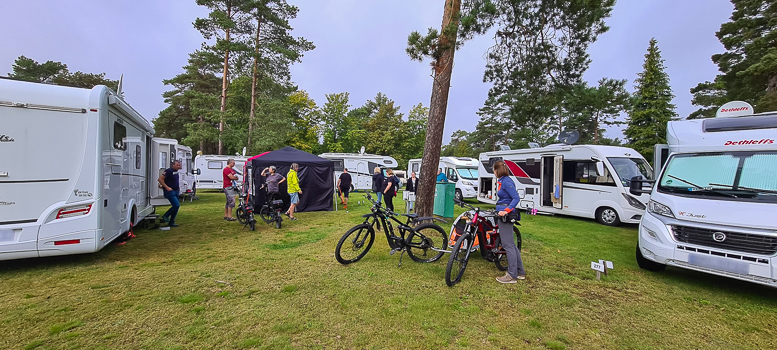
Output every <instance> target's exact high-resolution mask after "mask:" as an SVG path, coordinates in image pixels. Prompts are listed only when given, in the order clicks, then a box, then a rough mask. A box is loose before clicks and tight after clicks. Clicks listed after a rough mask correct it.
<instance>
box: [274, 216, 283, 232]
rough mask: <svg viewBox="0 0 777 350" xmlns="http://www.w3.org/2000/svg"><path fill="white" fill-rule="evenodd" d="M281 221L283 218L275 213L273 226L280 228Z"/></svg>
mask: <svg viewBox="0 0 777 350" xmlns="http://www.w3.org/2000/svg"><path fill="white" fill-rule="evenodd" d="M282 223H283V218H282V217H281V215H280V214H277V216H276V217H275V228H277V229H280V228H281V224H282Z"/></svg>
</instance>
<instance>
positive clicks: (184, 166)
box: [150, 137, 197, 206]
mask: <svg viewBox="0 0 777 350" xmlns="http://www.w3.org/2000/svg"><path fill="white" fill-rule="evenodd" d="M176 160H177V161H179V162H181V170H178V188H179V190H180V194H181V197H183V196H190V197H192V196H194V194H195V191H196V190H197V187H195V183H194V182H195V178H194V173H195V170H194V169H192V149H191V148H190V147H188V146H184V145H181V144H178V140H175V139H165V138H161V137H155V138H153V139H152V144H151V169H152V171H151V175H152V178H151V179H150V181H156V179H159V176H160V175H162V173H164V172H165V170H166V169H167V168H169V167H171V166H172V165H173V162H174V161H176ZM151 204H152V205H154V206H158V205H169V204H170V202H169V201H168V200H167V199H166V198H165V196H164V190H163V189H162V187H160V186H159V185H157V186H156V187H152V189H151Z"/></svg>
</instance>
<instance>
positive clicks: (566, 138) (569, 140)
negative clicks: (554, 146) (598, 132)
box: [558, 130, 580, 145]
mask: <svg viewBox="0 0 777 350" xmlns="http://www.w3.org/2000/svg"><path fill="white" fill-rule="evenodd" d="M579 139H580V133H579V132H577V130H564V131H562V132H561V133H560V134H558V141H559V142H561V143H565V144H567V145H574V144H575V142H577V140H579Z"/></svg>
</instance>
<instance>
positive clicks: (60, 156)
mask: <svg viewBox="0 0 777 350" xmlns="http://www.w3.org/2000/svg"><path fill="white" fill-rule="evenodd" d="M0 120H2V124H0V160H2V161H0V260H9V259H19V258H30V257H43V256H53V255H67V254H79V253H91V252H95V251H98V250H100V249H102V248H103V247H104V246H105V245H107V244H108V243H110V242H111V241H113V240H114V239H116V238H117V237H119V236H121V235H122V234H125V233H127V232H129V231H131V230H132V229H133V226H134V225H136V224H137V223H138V222H139V221H140V220H142V219H144V218H145V217H146V216H148V215H149V214H151V213H152V212H153V210H154V207H153V206H151V203H150V201H149V191H150V188H151V187H153V186H155V185H154V184H153V183H152V182H151V181H149V180H148V179H149V175H150V168H149V167H148V159H149V152H150V146H151V138H152V136H153V132H154V130H153V129H152V128H151V125H150V124H149V122H148V121H147V120H146V119H145V118H143V117H142V116H141V115H140V114H138V112H136V111H135V110H134V109H133V108H132V107H130V106H129V105H128V104H127V103H126V102H124V100H123V99H122V98H121V97H120V95H118V94H116V93H115V92H113V91H112V90H110V89H108V88H107V87H105V86H102V85H98V86H95V87H94V88H92V89H81V88H72V87H64V86H55V85H46V84H39V83H29V82H20V81H13V80H7V79H0Z"/></svg>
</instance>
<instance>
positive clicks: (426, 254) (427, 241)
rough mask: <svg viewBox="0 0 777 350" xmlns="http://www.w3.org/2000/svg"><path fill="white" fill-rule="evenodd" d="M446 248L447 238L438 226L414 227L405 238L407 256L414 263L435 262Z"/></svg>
mask: <svg viewBox="0 0 777 350" xmlns="http://www.w3.org/2000/svg"><path fill="white" fill-rule="evenodd" d="M447 248H448V237H447V236H446V235H445V231H443V229H442V228H441V227H440V226H437V225H435V224H424V225H420V226H416V227H415V228H414V229H413V231H411V232H410V236H409V237H407V255H408V256H409V257H410V259H413V261H415V262H427V263H429V262H435V261H437V260H439V259H440V258H441V257H442V255H443V253H445V252H444V250H445V249H447Z"/></svg>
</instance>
